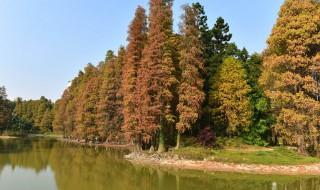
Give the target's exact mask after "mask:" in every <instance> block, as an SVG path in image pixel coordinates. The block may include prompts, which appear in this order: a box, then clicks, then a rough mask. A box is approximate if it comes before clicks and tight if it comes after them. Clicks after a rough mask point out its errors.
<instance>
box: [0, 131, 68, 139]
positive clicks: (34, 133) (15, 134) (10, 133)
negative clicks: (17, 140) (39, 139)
mask: <svg viewBox="0 0 320 190" xmlns="http://www.w3.org/2000/svg"><path fill="white" fill-rule="evenodd" d="M0 136H8V137H33V136H54V137H59V138H60V137H61V138H62V134H61V133H59V132H58V133H57V132H50V131H48V132H46V131H9V130H5V131H0Z"/></svg>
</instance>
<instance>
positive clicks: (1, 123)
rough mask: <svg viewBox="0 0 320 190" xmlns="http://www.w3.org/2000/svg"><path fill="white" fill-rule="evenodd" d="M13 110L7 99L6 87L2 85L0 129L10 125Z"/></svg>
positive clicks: (0, 90)
mask: <svg viewBox="0 0 320 190" xmlns="http://www.w3.org/2000/svg"><path fill="white" fill-rule="evenodd" d="M11 112H12V110H11V109H10V108H9V105H8V101H7V93H6V88H5V87H4V86H3V87H0V130H1V129H6V128H8V127H9V124H10V120H11Z"/></svg>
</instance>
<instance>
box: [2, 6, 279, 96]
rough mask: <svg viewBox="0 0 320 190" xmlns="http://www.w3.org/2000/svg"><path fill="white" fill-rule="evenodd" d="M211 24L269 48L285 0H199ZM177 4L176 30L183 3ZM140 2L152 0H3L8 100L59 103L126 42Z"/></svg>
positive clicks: (252, 45)
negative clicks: (83, 73) (90, 68)
mask: <svg viewBox="0 0 320 190" xmlns="http://www.w3.org/2000/svg"><path fill="white" fill-rule="evenodd" d="M198 1H199V2H200V3H201V4H202V5H204V6H205V11H206V13H207V16H208V19H209V20H208V23H209V26H210V28H211V27H212V26H213V24H214V22H215V21H216V19H217V17H219V16H222V17H223V18H224V19H225V21H226V22H228V23H229V25H230V32H231V33H232V34H233V38H232V41H234V42H236V44H237V45H238V47H240V48H242V47H244V46H245V47H246V48H247V49H248V51H249V52H250V53H253V52H261V51H262V50H263V49H264V48H265V47H266V43H265V41H266V39H267V38H268V36H269V34H270V32H271V30H272V26H273V25H274V23H275V21H276V19H277V13H278V11H279V9H280V6H281V4H282V3H283V2H284V0H198ZM194 2H197V0H176V1H175V2H174V13H175V14H174V21H175V30H177V29H176V28H177V27H176V26H177V24H178V23H179V16H180V14H181V10H180V6H181V5H183V4H185V3H190V4H191V3H194ZM138 5H142V6H143V7H145V8H147V5H148V0H0V86H2V85H5V86H6V88H7V93H8V97H9V98H11V99H12V98H16V97H18V96H19V97H22V98H23V99H38V98H40V96H42V95H44V96H46V97H47V98H50V99H52V100H53V101H55V100H56V99H58V98H60V96H61V94H62V92H63V90H64V89H65V88H66V87H67V84H68V81H69V80H72V79H73V78H74V77H75V76H76V75H77V74H78V71H79V70H81V69H83V67H85V66H86V65H87V63H89V62H91V63H93V64H94V65H97V64H98V62H99V61H102V60H104V56H105V53H106V51H107V50H109V49H111V50H114V51H117V49H118V48H119V46H120V45H126V37H127V28H128V25H129V23H130V21H131V20H132V18H133V16H134V12H135V9H136V7H137V6H138Z"/></svg>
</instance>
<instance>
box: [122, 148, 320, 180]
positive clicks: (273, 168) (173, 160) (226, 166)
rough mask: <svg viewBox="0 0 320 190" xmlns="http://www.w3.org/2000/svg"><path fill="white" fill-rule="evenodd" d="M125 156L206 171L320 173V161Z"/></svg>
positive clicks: (138, 161) (130, 159)
mask: <svg viewBox="0 0 320 190" xmlns="http://www.w3.org/2000/svg"><path fill="white" fill-rule="evenodd" d="M125 158H126V159H127V160H129V161H131V162H133V163H138V164H143V165H159V166H164V167H175V168H184V169H194V170H206V171H225V172H241V173H253V174H280V175H320V163H319V164H310V165H294V166H288V165H260V164H233V163H222V162H214V161H207V160H204V161H193V160H184V159H180V158H179V157H178V156H173V157H172V156H165V155H160V154H154V155H147V154H141V153H131V154H129V155H126V156H125Z"/></svg>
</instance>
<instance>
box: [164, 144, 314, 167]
mask: <svg viewBox="0 0 320 190" xmlns="http://www.w3.org/2000/svg"><path fill="white" fill-rule="evenodd" d="M182 144H183V146H182V148H180V149H179V150H173V151H170V152H168V153H166V154H167V155H169V156H174V155H178V156H179V158H184V159H190V160H204V159H206V160H209V161H217V162H226V163H245V164H264V165H301V164H313V163H320V158H318V157H308V156H303V155H300V154H299V153H298V152H297V151H296V150H294V149H289V148H287V147H285V146H282V147H278V146H276V147H259V146H252V145H247V144H244V143H243V142H242V141H241V139H231V140H226V141H224V142H223V149H221V150H215V149H213V148H203V147H201V146H200V145H199V144H198V143H197V142H196V141H195V140H194V139H190V138H189V139H184V140H183V143H182Z"/></svg>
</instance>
